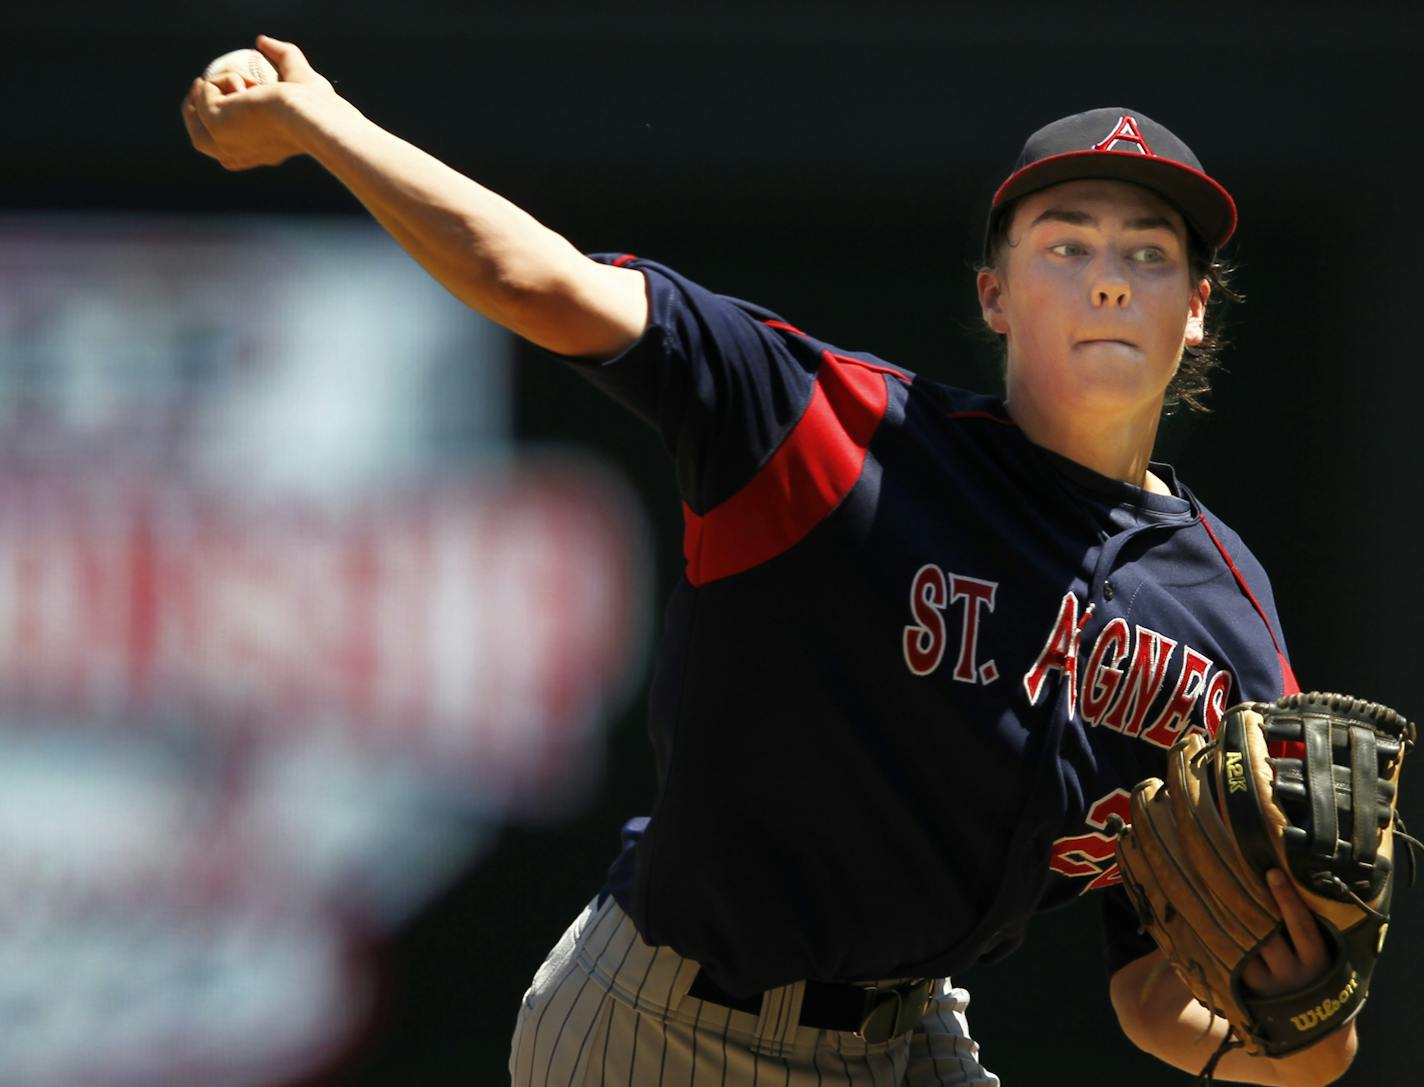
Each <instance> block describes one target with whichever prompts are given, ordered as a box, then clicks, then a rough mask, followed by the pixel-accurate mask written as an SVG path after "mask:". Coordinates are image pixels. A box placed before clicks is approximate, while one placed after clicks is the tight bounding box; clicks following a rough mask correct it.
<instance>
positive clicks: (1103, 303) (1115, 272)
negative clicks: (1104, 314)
mask: <svg viewBox="0 0 1424 1087" xmlns="http://www.w3.org/2000/svg"><path fill="white" fill-rule="evenodd" d="M1096 273H1097V274H1096V275H1094V276H1093V282H1092V288H1091V289H1092V298H1093V306H1094V307H1095V308H1097V309H1104V308H1112V309H1124V308H1126V307H1127V305H1128V303H1130V302H1131V301H1132V287H1131V285H1130V284H1129V283H1128V279H1127V275H1126V274H1125V273H1124V271H1123V269H1122V267H1121V265H1119V264H1116V263H1112V264H1108V263H1104V264H1101V265H1099V266H1098V268H1097V270H1096Z"/></svg>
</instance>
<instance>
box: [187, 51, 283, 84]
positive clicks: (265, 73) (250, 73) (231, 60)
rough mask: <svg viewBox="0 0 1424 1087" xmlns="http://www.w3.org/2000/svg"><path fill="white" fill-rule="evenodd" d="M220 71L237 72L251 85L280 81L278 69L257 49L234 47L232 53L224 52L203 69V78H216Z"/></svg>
mask: <svg viewBox="0 0 1424 1087" xmlns="http://www.w3.org/2000/svg"><path fill="white" fill-rule="evenodd" d="M219 72H236V73H237V74H238V75H240V76H242V78H243V81H244V82H246V84H247V85H248V86H249V87H255V86H257V85H258V84H259V83H276V82H278V76H277V69H276V68H274V67H272V62H271V61H270V60H268V59H267V58H266V57H264V56H263V55H262V54H261V53H259V52H258V51H257V50H256V49H234V50H233V51H232V52H231V53H224V54H223V55H222V56H220V57H218V58H217V60H215V61H213V62H212V63H211V64H209V65H208V66H207V67H206V68H204V69H203V78H204V79H213V78H216V76H217V75H218V73H219Z"/></svg>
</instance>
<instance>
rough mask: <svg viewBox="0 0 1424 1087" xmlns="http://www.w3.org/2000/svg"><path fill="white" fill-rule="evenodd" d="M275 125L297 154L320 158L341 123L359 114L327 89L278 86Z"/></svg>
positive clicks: (285, 84) (305, 86)
mask: <svg viewBox="0 0 1424 1087" xmlns="http://www.w3.org/2000/svg"><path fill="white" fill-rule="evenodd" d="M279 86H280V87H281V88H282V91H283V93H282V95H281V97H280V99H279V100H278V101H279V103H280V105H279V107H278V114H277V118H278V122H279V123H280V124H281V126H282V131H283V132H284V133H285V135H286V137H287V139H288V141H289V142H290V143H291V145H292V147H293V149H294V150H295V151H296V152H297V153H298V154H303V155H311V156H312V157H313V158H316V159H320V158H321V154H320V152H321V149H322V147H323V146H324V145H326V144H328V143H329V141H330V140H331V139H332V138H333V137H334V136H335V134H336V131H337V130H338V129H339V128H340V127H341V125H342V123H343V122H344V121H349V119H351V118H352V117H359V116H360V113H359V111H357V109H356V107H354V106H352V105H351V104H350V103H349V102H347V101H346V100H345V99H344V98H341V97H340V96H339V95H337V94H335V93H334V92H332V91H330V90H319V89H317V88H314V87H310V86H308V85H306V84H304V83H284V84H279Z"/></svg>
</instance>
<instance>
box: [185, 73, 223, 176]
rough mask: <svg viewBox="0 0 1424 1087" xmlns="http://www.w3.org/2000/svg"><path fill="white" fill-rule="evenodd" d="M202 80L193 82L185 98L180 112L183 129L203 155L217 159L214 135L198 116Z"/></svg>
mask: <svg viewBox="0 0 1424 1087" xmlns="http://www.w3.org/2000/svg"><path fill="white" fill-rule="evenodd" d="M202 84H203V81H202V80H201V79H195V80H193V85H192V86H191V87H190V88H189V89H188V93H187V94H186V95H184V96H183V104H182V106H181V107H180V109H179V112H180V113H181V114H182V116H183V127H184V128H185V129H187V131H188V139H189V140H191V141H192V143H193V146H194V147H195V148H196V149H197V150H199V151H201V152H202V153H203V154H205V155H208V156H209V157H211V158H217V146H216V145H215V144H214V142H213V136H212V133H211V132H209V131H208V129H207V126H206V125H204V124H203V121H202V118H200V117H199V116H198V106H197V102H198V101H199V91H200V88H201V87H202Z"/></svg>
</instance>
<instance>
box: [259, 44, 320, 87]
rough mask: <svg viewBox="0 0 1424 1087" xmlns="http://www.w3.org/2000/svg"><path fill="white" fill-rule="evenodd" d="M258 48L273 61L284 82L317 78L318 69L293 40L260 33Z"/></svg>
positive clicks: (301, 81)
mask: <svg viewBox="0 0 1424 1087" xmlns="http://www.w3.org/2000/svg"><path fill="white" fill-rule="evenodd" d="M257 50H258V52H260V53H261V54H262V55H263V56H264V57H266V58H267V59H268V60H270V61H271V62H272V64H273V66H274V67H275V68H276V69H277V75H278V76H280V77H281V80H282V82H283V83H306V82H308V81H310V80H312V79H315V78H317V73H316V69H314V68H313V67H312V66H311V64H310V63H309V62H308V61H307V58H306V55H305V54H304V53H303V52H302V51H301V50H300V49H298V48H297V47H296V46H295V45H293V44H292V43H291V42H284V41H280V40H279V39H277V38H273V37H269V36H268V35H266V34H259V35H257Z"/></svg>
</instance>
